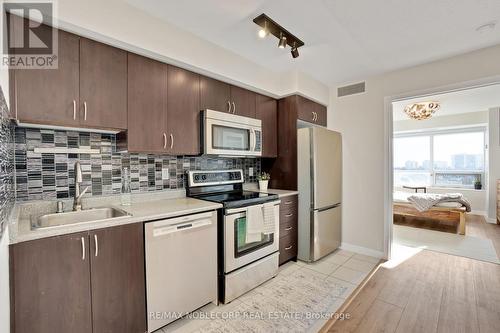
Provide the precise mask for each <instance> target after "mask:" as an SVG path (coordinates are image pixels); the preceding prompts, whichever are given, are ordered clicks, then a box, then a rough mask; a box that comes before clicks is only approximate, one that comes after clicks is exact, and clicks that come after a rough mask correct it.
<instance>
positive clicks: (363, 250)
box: [340, 242, 384, 259]
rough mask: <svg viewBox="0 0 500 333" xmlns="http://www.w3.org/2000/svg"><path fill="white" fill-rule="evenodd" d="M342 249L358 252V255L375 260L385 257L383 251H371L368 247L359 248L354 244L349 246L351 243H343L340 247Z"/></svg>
mask: <svg viewBox="0 0 500 333" xmlns="http://www.w3.org/2000/svg"><path fill="white" fill-rule="evenodd" d="M340 248H341V249H342V250H347V251H351V252H356V253H359V254H364V255H366V256H370V257H374V258H379V259H381V258H383V257H384V252H382V251H377V250H373V249H369V248H367V247H362V246H357V245H353V244H349V243H345V242H342V244H341V245H340Z"/></svg>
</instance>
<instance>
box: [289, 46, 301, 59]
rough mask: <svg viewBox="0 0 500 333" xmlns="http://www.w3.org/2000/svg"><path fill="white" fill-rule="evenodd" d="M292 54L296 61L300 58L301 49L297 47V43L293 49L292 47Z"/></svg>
mask: <svg viewBox="0 0 500 333" xmlns="http://www.w3.org/2000/svg"><path fill="white" fill-rule="evenodd" d="M290 52H291V53H292V57H293V58H294V59H295V58H297V57H298V56H299V49H298V48H297V45H296V44H295V42H294V43H293V47H292V51H290Z"/></svg>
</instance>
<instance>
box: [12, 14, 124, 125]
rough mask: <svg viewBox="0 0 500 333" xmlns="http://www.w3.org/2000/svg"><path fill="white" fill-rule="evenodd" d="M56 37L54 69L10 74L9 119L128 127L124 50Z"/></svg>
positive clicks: (67, 36)
mask: <svg viewBox="0 0 500 333" xmlns="http://www.w3.org/2000/svg"><path fill="white" fill-rule="evenodd" d="M9 20H24V19H22V18H20V17H18V16H16V15H9ZM13 26H15V27H16V26H22V25H16V24H14V25H13ZM41 29H45V30H47V33H50V31H51V29H52V28H51V27H49V26H46V25H42V26H41ZM16 33H21V32H19V31H14V34H16ZM57 35H58V54H57V57H58V67H57V69H29V70H22V69H14V70H11V71H10V73H11V75H12V78H11V79H10V82H11V84H12V85H13V86H12V89H11V100H12V101H13V103H12V106H13V108H14V112H13V114H12V116H13V117H14V118H16V119H17V120H18V121H19V122H22V123H32V124H41V125H52V126H66V127H86V128H97V129H109V130H118V131H119V130H123V129H126V128H127V117H126V114H127V104H126V101H127V98H126V94H127V54H126V52H125V51H123V50H120V49H117V48H114V47H111V46H108V45H105V44H102V43H99V42H95V41H92V40H89V39H86V38H83V37H79V36H76V35H73V34H71V33H68V32H65V31H62V30H58V33H57Z"/></svg>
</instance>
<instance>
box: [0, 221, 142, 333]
mask: <svg viewBox="0 0 500 333" xmlns="http://www.w3.org/2000/svg"><path fill="white" fill-rule="evenodd" d="M143 239H144V236H143V225H142V223H137V224H129V225H124V226H117V227H111V228H106V229H100V230H96V231H92V232H90V233H89V232H82V233H76V234H70V235H64V236H56V237H49V238H44V239H39V240H34V241H29V242H23V243H18V244H13V245H11V246H10V279H11V283H10V288H11V309H12V312H11V318H12V320H11V332H12V333H32V332H39V333H53V332H76V333H92V332H125V333H138V332H145V331H146V301H145V295H146V285H145V278H144V270H145V267H144V240H143Z"/></svg>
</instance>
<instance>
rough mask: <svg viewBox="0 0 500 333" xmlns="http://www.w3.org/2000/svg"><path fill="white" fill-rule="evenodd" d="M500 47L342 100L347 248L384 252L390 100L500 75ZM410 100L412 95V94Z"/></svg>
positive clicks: (405, 73)
mask: <svg viewBox="0 0 500 333" xmlns="http://www.w3.org/2000/svg"><path fill="white" fill-rule="evenodd" d="M498 59H500V46H495V47H490V48H486V49H482V50H479V51H475V52H471V53H467V54H464V55H460V56H456V57H452V58H448V59H445V60H440V61H436V62H432V63H429V64H425V65H420V66H416V67H412V68H408V69H403V70H398V71H394V72H391V73H387V74H384V75H379V76H375V77H371V78H368V79H366V90H367V91H366V93H364V94H359V95H352V96H346V97H341V98H337V97H336V88H337V87H332V89H331V94H330V96H331V103H330V107H329V117H328V127H329V128H332V129H334V130H338V131H340V132H342V135H343V144H344V146H343V149H344V158H343V170H344V184H343V189H344V191H343V203H342V205H343V229H342V237H343V241H344V242H345V243H346V244H351V245H353V246H358V247H362V248H366V249H369V250H372V251H378V252H379V253H382V252H383V251H384V193H383V192H384V189H385V187H386V181H385V175H386V174H387V173H388V170H386V169H388V168H387V167H386V162H387V160H386V156H388V152H387V147H386V144H387V142H388V141H387V137H386V134H385V133H386V130H387V129H386V121H385V120H384V117H385V116H386V114H385V112H386V111H385V104H384V103H385V102H384V99H385V97H390V96H399V95H403V94H410V93H413V92H416V91H429V89H432V88H439V87H445V86H451V85H458V84H459V83H462V82H465V81H474V80H479V79H483V78H487V77H493V76H499V75H500V61H498ZM408 97H409V96H408Z"/></svg>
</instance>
